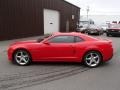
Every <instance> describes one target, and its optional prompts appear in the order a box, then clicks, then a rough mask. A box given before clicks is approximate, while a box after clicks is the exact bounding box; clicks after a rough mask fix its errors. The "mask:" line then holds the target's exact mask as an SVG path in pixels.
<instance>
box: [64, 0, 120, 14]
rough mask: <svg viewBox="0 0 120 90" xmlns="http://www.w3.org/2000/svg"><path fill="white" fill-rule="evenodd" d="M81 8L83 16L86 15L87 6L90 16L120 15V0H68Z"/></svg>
mask: <svg viewBox="0 0 120 90" xmlns="http://www.w3.org/2000/svg"><path fill="white" fill-rule="evenodd" d="M66 1H68V2H71V3H73V4H75V5H77V6H79V7H81V15H86V8H87V6H89V7H90V11H89V14H90V15H120V0H66Z"/></svg>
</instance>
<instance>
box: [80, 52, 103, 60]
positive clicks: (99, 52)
mask: <svg viewBox="0 0 120 90" xmlns="http://www.w3.org/2000/svg"><path fill="white" fill-rule="evenodd" d="M91 51H93V52H97V53H99V54H100V55H101V58H102V61H103V55H102V53H101V52H100V51H99V50H88V51H86V52H85V53H84V55H83V57H82V62H83V60H84V56H85V55H86V54H87V53H89V52H91Z"/></svg>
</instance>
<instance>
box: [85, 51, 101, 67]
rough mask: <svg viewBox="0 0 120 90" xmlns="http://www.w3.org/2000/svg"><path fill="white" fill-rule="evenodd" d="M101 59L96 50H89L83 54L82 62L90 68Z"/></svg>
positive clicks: (96, 64)
mask: <svg viewBox="0 0 120 90" xmlns="http://www.w3.org/2000/svg"><path fill="white" fill-rule="evenodd" d="M101 61H102V56H101V54H100V53H99V52H97V51H89V52H88V53H86V54H85V56H84V64H85V65H86V66H88V67H91V68H94V67H97V66H99V65H100V63H101Z"/></svg>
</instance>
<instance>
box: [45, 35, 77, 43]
mask: <svg viewBox="0 0 120 90" xmlns="http://www.w3.org/2000/svg"><path fill="white" fill-rule="evenodd" d="M59 36H72V37H73V42H70V43H75V36H73V35H57V36H54V37H52V38H50V39H53V38H55V37H59ZM50 39H48V40H47V41H48V42H50V41H49V40H50ZM50 43H55V42H50ZM56 43H57V42H56ZM61 43H67V42H61Z"/></svg>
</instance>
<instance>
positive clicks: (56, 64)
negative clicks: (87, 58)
mask: <svg viewBox="0 0 120 90" xmlns="http://www.w3.org/2000/svg"><path fill="white" fill-rule="evenodd" d="M31 65H38V66H40V65H44V66H82V67H83V66H84V65H83V64H82V63H75V62H69V63H68V62H33V63H32V64H31Z"/></svg>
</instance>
